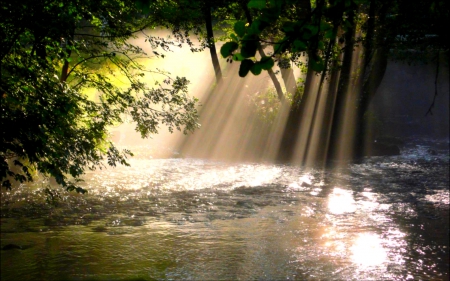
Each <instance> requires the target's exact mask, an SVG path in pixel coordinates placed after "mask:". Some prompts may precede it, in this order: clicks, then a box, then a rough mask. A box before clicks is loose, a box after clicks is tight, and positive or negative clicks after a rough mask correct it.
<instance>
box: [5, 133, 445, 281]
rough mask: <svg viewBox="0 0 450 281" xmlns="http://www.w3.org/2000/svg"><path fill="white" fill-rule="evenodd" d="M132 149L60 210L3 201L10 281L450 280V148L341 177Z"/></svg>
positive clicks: (20, 195)
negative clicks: (124, 162)
mask: <svg viewBox="0 0 450 281" xmlns="http://www.w3.org/2000/svg"><path fill="white" fill-rule="evenodd" d="M430 148H433V150H434V151H433V152H432V153H430ZM136 150H137V152H138V153H137V157H136V158H134V159H132V160H131V161H130V164H131V167H117V168H115V169H109V168H108V169H104V170H101V171H96V172H92V173H90V174H88V175H87V177H86V182H85V187H86V188H87V189H88V190H89V194H88V195H76V194H73V193H70V194H67V193H65V192H61V193H60V195H59V199H58V200H57V203H56V204H57V205H56V206H53V205H50V204H48V203H47V202H46V196H45V195H44V194H43V192H42V191H41V190H40V189H35V188H32V187H27V186H22V187H20V188H16V189H13V190H12V191H11V192H5V191H3V192H2V198H1V246H2V247H4V246H5V245H7V244H15V245H19V246H21V247H22V249H13V250H2V251H1V280H85V279H89V280H92V279H94V280H152V279H169V280H174V279H183V280H208V279H212V280H218V279H227V280H266V279H268V280H274V279H276V280H281V279H286V280H295V279H297V280H303V279H313V280H315V279H322V280H323V279H326V280H329V279H346V280H352V279H353V280H366V279H372V280H375V279H376V280H380V279H389V280H414V279H427V280H428V279H432V280H447V279H448V278H449V276H448V271H449V251H448V247H449V152H448V142H447V141H446V142H444V143H442V142H441V143H440V144H438V143H436V142H425V141H423V140H422V141H421V142H420V143H418V142H417V141H416V142H411V143H409V145H407V146H405V147H404V148H403V150H402V155H401V156H395V157H372V158H368V159H365V160H363V161H361V162H360V163H349V164H347V165H344V166H343V167H342V168H339V169H336V170H320V169H304V168H299V167H294V166H288V165H272V164H255V163H238V164H236V163H225V162H213V161H208V160H199V159H189V158H184V159H181V158H178V159H175V158H172V159H152V158H151V157H149V156H148V155H146V153H145V152H146V151H147V149H146V148H145V147H144V148H142V147H141V148H135V151H136ZM434 152H436V153H434Z"/></svg>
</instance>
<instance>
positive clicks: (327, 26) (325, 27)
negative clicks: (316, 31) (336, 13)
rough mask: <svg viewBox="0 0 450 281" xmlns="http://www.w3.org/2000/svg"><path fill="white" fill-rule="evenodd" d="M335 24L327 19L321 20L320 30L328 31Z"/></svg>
mask: <svg viewBox="0 0 450 281" xmlns="http://www.w3.org/2000/svg"><path fill="white" fill-rule="evenodd" d="M332 27H333V26H332V25H331V24H329V23H328V22H326V21H321V22H320V30H321V31H327V30H330V29H331V28H332Z"/></svg>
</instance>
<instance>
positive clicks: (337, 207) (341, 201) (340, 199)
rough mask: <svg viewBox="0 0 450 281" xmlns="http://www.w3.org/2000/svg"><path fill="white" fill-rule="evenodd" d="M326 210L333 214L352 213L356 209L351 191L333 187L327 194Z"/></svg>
mask: <svg viewBox="0 0 450 281" xmlns="http://www.w3.org/2000/svg"><path fill="white" fill-rule="evenodd" d="M328 210H329V211H330V213H332V214H335V215H341V214H345V213H353V212H355V211H356V204H355V200H354V199H353V196H352V191H350V190H345V189H342V188H338V187H336V188H334V189H333V192H332V193H331V194H330V195H329V196H328Z"/></svg>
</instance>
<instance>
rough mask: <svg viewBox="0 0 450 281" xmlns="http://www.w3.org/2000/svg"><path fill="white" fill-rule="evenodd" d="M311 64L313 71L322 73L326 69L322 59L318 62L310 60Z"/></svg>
mask: <svg viewBox="0 0 450 281" xmlns="http://www.w3.org/2000/svg"><path fill="white" fill-rule="evenodd" d="M309 63H310V64H311V68H312V70H314V71H315V72H322V71H323V70H324V69H325V65H324V63H323V62H322V60H320V59H319V60H318V61H316V60H314V59H310V61H309Z"/></svg>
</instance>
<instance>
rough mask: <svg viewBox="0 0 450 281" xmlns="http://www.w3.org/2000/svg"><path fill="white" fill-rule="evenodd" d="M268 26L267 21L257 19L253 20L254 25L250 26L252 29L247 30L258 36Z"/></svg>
mask: <svg viewBox="0 0 450 281" xmlns="http://www.w3.org/2000/svg"><path fill="white" fill-rule="evenodd" d="M266 26H267V24H266V23H265V22H262V21H260V20H255V21H253V22H252V25H251V26H250V29H249V30H248V31H247V33H248V34H250V35H257V36H258V35H259V34H260V33H261V31H262V30H263V29H264V28H265V27H266Z"/></svg>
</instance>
